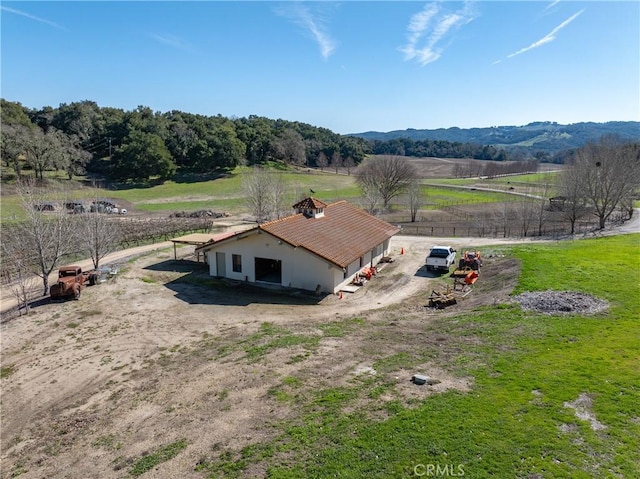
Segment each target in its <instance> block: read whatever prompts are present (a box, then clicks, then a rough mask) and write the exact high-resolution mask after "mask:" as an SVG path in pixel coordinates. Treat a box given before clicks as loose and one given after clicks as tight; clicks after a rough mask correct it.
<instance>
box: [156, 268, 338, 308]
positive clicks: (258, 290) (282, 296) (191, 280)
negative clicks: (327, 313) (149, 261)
mask: <svg viewBox="0 0 640 479" xmlns="http://www.w3.org/2000/svg"><path fill="white" fill-rule="evenodd" d="M144 269H145V270H149V271H158V272H170V273H185V274H184V275H182V276H180V277H179V278H176V279H174V280H172V281H169V282H167V283H164V286H165V287H166V288H168V289H170V290H171V291H173V292H174V293H175V297H176V298H177V299H179V300H181V301H184V302H185V303H188V304H203V305H216V306H248V305H250V304H271V305H273V304H278V305H292V306H297V305H301V306H313V305H317V304H318V303H320V302H321V301H322V300H323V299H324V298H325V297H326V296H327V295H326V294H322V295H316V294H315V293H313V292H310V291H306V290H302V289H295V288H286V287H283V286H277V285H270V286H267V287H265V286H264V285H263V286H256V285H254V284H251V283H247V282H242V281H234V280H229V279H226V278H212V277H211V276H209V268H208V266H207V265H205V264H203V263H197V262H195V261H188V260H167V261H162V262H160V263H156V264H153V265H149V266H147V267H145V268H144Z"/></svg>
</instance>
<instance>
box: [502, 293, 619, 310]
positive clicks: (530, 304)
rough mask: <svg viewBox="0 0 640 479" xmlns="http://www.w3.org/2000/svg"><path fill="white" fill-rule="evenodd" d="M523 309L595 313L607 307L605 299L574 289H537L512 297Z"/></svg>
mask: <svg viewBox="0 0 640 479" xmlns="http://www.w3.org/2000/svg"><path fill="white" fill-rule="evenodd" d="M514 299H515V300H516V301H517V302H518V303H520V306H522V309H524V310H525V311H536V312H539V313H545V314H568V313H580V314H596V313H600V312H602V311H605V310H607V309H608V308H609V303H608V302H607V301H604V300H601V299H598V298H595V297H593V296H591V295H589V294H585V293H579V292H575V291H552V290H548V291H539V292H532V293H522V294H519V295H518V296H516V297H515V298H514Z"/></svg>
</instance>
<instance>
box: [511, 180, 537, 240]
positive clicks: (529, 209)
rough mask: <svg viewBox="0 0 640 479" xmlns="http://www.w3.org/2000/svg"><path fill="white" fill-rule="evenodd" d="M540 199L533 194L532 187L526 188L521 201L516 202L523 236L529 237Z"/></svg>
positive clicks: (520, 198)
mask: <svg viewBox="0 0 640 479" xmlns="http://www.w3.org/2000/svg"><path fill="white" fill-rule="evenodd" d="M538 201H539V199H538V198H537V197H535V196H534V195H533V194H532V188H531V186H526V187H525V189H524V191H523V193H522V194H521V195H520V196H519V200H518V201H517V202H516V209H515V211H516V214H517V217H518V222H519V223H520V233H521V234H522V236H527V235H528V234H529V231H530V230H531V224H532V223H533V221H534V219H535V217H536V212H537V209H538V208H537V203H538Z"/></svg>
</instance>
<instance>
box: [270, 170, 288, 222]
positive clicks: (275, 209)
mask: <svg viewBox="0 0 640 479" xmlns="http://www.w3.org/2000/svg"><path fill="white" fill-rule="evenodd" d="M290 209H291V205H290V204H287V184H286V183H285V181H284V176H283V175H282V173H280V172H278V173H274V174H272V175H271V217H273V218H277V219H280V218H282V217H283V216H287V214H286V212H287V211H289V210H290Z"/></svg>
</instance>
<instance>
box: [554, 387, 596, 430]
mask: <svg viewBox="0 0 640 479" xmlns="http://www.w3.org/2000/svg"><path fill="white" fill-rule="evenodd" d="M564 407H567V408H571V409H573V410H575V413H576V417H577V418H578V419H582V420H583V421H588V422H589V424H590V425H591V429H593V430H594V431H600V430H602V429H606V428H607V426H606V425H605V424H602V423H601V422H600V421H598V420H597V419H596V416H595V414H594V413H593V410H592V407H593V401H592V399H591V396H590V395H588V394H586V393H582V394H580V396H578V397H577V398H576V400H575V401H570V402H565V403H564Z"/></svg>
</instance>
